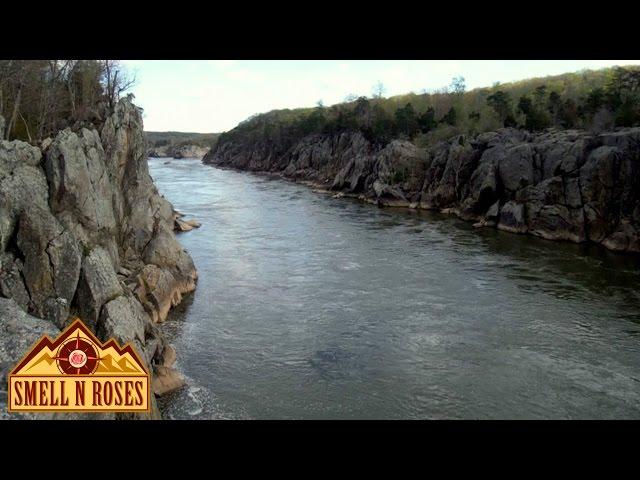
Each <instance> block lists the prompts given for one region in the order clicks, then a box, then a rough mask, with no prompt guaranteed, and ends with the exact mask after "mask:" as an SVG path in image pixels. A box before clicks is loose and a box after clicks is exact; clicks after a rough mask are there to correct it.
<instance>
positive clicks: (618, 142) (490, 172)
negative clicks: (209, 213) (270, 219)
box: [203, 128, 640, 252]
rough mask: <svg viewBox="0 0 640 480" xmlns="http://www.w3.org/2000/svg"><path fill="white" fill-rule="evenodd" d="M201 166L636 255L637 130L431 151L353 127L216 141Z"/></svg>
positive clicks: (476, 140) (518, 138)
mask: <svg viewBox="0 0 640 480" xmlns="http://www.w3.org/2000/svg"><path fill="white" fill-rule="evenodd" d="M203 161H204V162H205V163H208V164H213V165H219V166H223V167H232V168H237V169H241V170H249V171H266V172H277V173H279V174H281V175H283V176H284V177H287V178H291V179H296V180H303V181H308V182H311V183H314V184H316V185H320V186H322V187H324V188H326V189H327V190H329V191H336V192H340V193H337V194H338V195H347V196H354V197H358V198H360V199H362V200H365V201H368V202H371V203H375V204H378V205H381V206H401V207H410V208H421V209H431V210H440V211H443V212H448V213H453V214H456V215H458V216H459V217H460V218H462V219H464V220H468V221H473V222H475V225H476V226H478V227H492V228H498V229H500V230H506V231H509V232H514V233H522V234H524V233H527V234H531V235H537V236H540V237H543V238H547V239H552V240H569V241H573V242H587V241H590V242H595V243H599V244H602V245H604V246H605V247H606V248H609V249H611V250H616V251H622V252H640V128H628V129H620V130H617V131H612V132H607V133H600V134H594V133H589V132H585V131H577V130H563V131H552V130H549V131H546V132H544V133H536V134H532V133H529V132H527V131H523V130H516V129H501V130H498V131H496V132H489V133H484V134H481V135H478V136H476V137H473V138H470V137H467V136H464V135H461V136H458V137H455V138H452V139H450V140H448V141H445V142H441V143H439V144H437V145H435V146H433V147H431V148H427V149H422V148H418V147H416V146H415V145H413V144H412V143H410V142H407V141H400V140H395V141H392V142H390V143H388V144H386V145H380V144H374V143H372V142H370V141H368V140H367V139H366V138H365V137H364V136H363V135H362V134H361V133H359V132H345V133H341V134H336V135H321V134H315V135H310V136H307V137H305V138H303V139H302V140H301V141H297V142H295V143H293V144H292V145H290V144H279V143H277V142H270V141H265V140H261V139H260V138H258V139H253V140H251V141H248V142H242V141H237V140H226V141H225V140H224V139H221V140H220V141H219V142H218V144H217V145H216V146H215V148H214V149H213V150H211V151H210V152H209V153H208V154H207V155H206V156H205V157H204V159H203Z"/></svg>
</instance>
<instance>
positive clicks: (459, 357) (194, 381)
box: [149, 159, 640, 418]
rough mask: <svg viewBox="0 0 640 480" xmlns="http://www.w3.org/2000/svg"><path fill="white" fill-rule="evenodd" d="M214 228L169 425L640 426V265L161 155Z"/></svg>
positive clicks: (175, 329) (155, 172) (194, 241)
mask: <svg viewBox="0 0 640 480" xmlns="http://www.w3.org/2000/svg"><path fill="white" fill-rule="evenodd" d="M149 165H150V170H151V174H152V176H153V178H154V179H155V181H156V183H157V185H158V187H159V189H160V191H161V192H162V193H163V194H164V195H165V196H166V197H167V198H168V199H169V200H170V201H171V202H173V204H174V205H175V207H176V208H177V209H178V210H180V211H182V212H184V213H186V214H187V215H189V216H193V217H195V218H197V219H198V220H200V221H202V223H203V226H202V227H201V228H200V229H198V230H194V231H192V232H187V233H183V234H180V236H179V239H180V241H181V242H182V244H183V245H184V246H185V248H187V250H188V251H189V252H190V253H191V255H192V256H193V258H194V261H195V263H196V266H197V268H198V271H199V276H200V277H199V283H198V289H197V290H196V292H195V294H194V295H193V296H192V297H190V298H189V300H188V301H186V302H185V303H183V304H182V305H180V306H179V307H178V308H177V309H176V310H175V311H174V312H173V313H172V314H171V316H170V318H169V320H168V321H167V323H166V324H165V327H164V328H165V330H166V331H167V332H168V334H169V337H170V338H171V341H172V342H173V343H174V344H175V346H176V348H177V350H178V358H179V365H178V366H179V368H180V369H181V370H182V371H183V372H184V374H185V375H186V377H187V378H188V379H189V385H190V386H189V388H187V389H185V390H183V391H181V392H178V393H177V394H175V395H173V396H172V397H170V398H167V399H163V401H162V407H163V409H164V411H165V414H167V415H168V416H170V417H172V418H640V344H639V340H640V296H639V294H638V291H639V288H638V287H639V286H640V269H639V267H640V259H639V258H638V257H636V256H623V255H617V254H613V253H610V252H606V251H603V250H602V249H601V248H598V247H597V246H583V245H574V244H568V243H555V242H549V241H545V240H541V239H536V238H531V237H525V236H518V235H511V234H507V233H504V232H497V231H495V230H489V229H483V230H474V229H473V228H472V227H471V226H470V224H468V223H464V222H461V221H459V220H457V219H454V218H452V217H450V216H443V215H439V214H433V213H426V212H413V211H404V210H392V209H377V208H374V207H372V206H370V205H365V204H361V203H358V202H355V201H349V200H345V199H334V198H331V197H330V196H326V195H322V194H316V193H313V192H312V191H311V190H310V189H309V188H308V187H305V186H302V185H296V184H292V183H289V182H285V181H282V180H277V179H270V178H265V177H259V176H254V175H250V174H246V173H241V172H233V171H228V170H220V169H216V168H212V167H208V166H204V165H202V164H201V163H200V162H198V161H196V160H174V161H171V162H170V163H168V164H164V161H163V160H159V159H150V161H149Z"/></svg>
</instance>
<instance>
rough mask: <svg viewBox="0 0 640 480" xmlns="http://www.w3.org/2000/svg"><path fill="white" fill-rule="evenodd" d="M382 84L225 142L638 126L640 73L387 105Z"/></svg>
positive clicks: (249, 126)
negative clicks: (354, 133)
mask: <svg viewBox="0 0 640 480" xmlns="http://www.w3.org/2000/svg"><path fill="white" fill-rule="evenodd" d="M385 90H386V89H385V87H384V85H383V84H382V83H380V82H378V83H377V84H376V85H375V86H374V87H373V92H372V95H371V96H370V97H366V96H360V97H357V96H355V95H349V96H348V97H347V98H345V102H343V103H340V104H337V105H333V106H330V107H326V106H325V105H324V104H323V102H321V101H319V102H318V104H317V105H316V107H315V108H307V109H295V110H277V111H272V112H268V113H266V114H260V115H255V116H253V117H251V118H249V119H248V120H246V121H245V122H242V123H241V124H240V125H238V127H236V128H235V129H233V130H231V131H229V132H226V133H224V134H222V136H221V137H220V141H221V142H224V141H226V140H229V139H244V140H261V141H267V142H275V143H278V144H282V145H283V146H284V147H286V145H287V144H291V143H293V142H294V141H296V140H298V139H300V138H301V137H303V136H306V135H310V134H314V133H324V134H335V133H340V132H344V131H360V132H362V133H363V135H364V136H365V137H367V138H368V139H369V140H371V141H373V142H375V143H382V144H384V143H386V142H389V141H390V140H392V139H394V138H404V139H408V140H411V141H414V142H416V143H418V144H425V145H426V144H431V143H434V142H436V141H438V140H442V139H445V138H448V137H450V136H453V135H457V134H461V133H463V134H472V135H473V134H478V133H481V132H486V131H491V130H496V129H498V128H502V127H514V128H524V129H527V130H530V131H541V130H544V129H546V128H549V127H555V128H559V129H568V128H581V129H588V130H603V129H607V128H613V127H628V126H636V125H640V69H638V68H636V67H627V68H623V67H614V68H611V69H602V70H597V71H583V72H577V73H570V74H564V75H558V76H555V77H547V78H538V79H531V80H524V81H521V82H514V83H511V84H505V85H500V84H499V83H496V84H495V85H494V86H492V87H490V88H482V89H475V90H471V91H467V89H466V84H465V79H464V78H463V77H456V78H454V79H453V80H452V82H451V84H450V85H448V86H447V87H444V88H441V89H439V90H436V91H432V92H424V93H422V94H415V93H411V94H408V95H402V96H396V97H390V98H383V97H382V95H383V93H384V91H385Z"/></svg>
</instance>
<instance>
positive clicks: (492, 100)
mask: <svg viewBox="0 0 640 480" xmlns="http://www.w3.org/2000/svg"><path fill="white" fill-rule="evenodd" d="M511 103H512V102H511V95H509V93H508V92H505V91H503V90H497V91H496V92H494V93H492V94H491V95H489V96H488V97H487V104H488V105H489V106H490V107H491V108H493V109H494V110H495V112H496V113H497V114H498V118H500V120H501V121H502V122H503V123H504V122H505V120H506V119H507V118H508V117H509V116H510V115H511V108H512V107H511Z"/></svg>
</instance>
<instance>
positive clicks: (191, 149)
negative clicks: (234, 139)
mask: <svg viewBox="0 0 640 480" xmlns="http://www.w3.org/2000/svg"><path fill="white" fill-rule="evenodd" d="M208 152H209V147H203V146H202V145H194V144H182V145H163V146H161V147H153V148H149V149H148V150H147V156H149V157H156V158H198V159H201V158H202V157H204V156H205V155H206V154H207V153H208Z"/></svg>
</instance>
